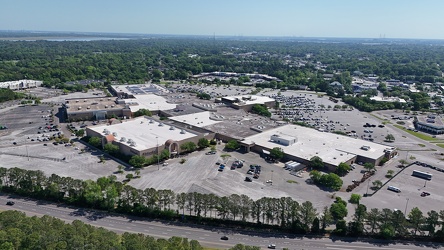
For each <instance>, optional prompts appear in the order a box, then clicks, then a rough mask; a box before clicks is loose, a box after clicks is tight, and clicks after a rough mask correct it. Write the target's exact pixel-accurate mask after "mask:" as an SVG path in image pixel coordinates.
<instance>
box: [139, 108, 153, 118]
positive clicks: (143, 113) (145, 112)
mask: <svg viewBox="0 0 444 250" xmlns="http://www.w3.org/2000/svg"><path fill="white" fill-rule="evenodd" d="M152 115H153V114H152V113H151V111H149V110H148V109H139V110H137V111H136V112H134V117H139V116H152Z"/></svg>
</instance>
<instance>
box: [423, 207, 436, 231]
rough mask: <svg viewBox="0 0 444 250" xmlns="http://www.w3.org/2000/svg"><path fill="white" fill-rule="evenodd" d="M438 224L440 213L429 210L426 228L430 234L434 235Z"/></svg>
mask: <svg viewBox="0 0 444 250" xmlns="http://www.w3.org/2000/svg"><path fill="white" fill-rule="evenodd" d="M438 225H439V214H438V213H437V212H436V211H434V210H432V211H429V212H427V218H426V219H425V227H424V229H425V230H426V231H428V232H429V236H433V235H434V234H435V230H436V227H437V226H438Z"/></svg>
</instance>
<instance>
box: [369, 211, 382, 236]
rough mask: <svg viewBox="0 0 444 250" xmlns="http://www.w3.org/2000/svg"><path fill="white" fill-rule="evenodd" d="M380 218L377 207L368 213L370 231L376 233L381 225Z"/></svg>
mask: <svg viewBox="0 0 444 250" xmlns="http://www.w3.org/2000/svg"><path fill="white" fill-rule="evenodd" d="M379 219H380V213H379V210H378V209H377V208H372V209H370V211H369V212H368V213H367V217H366V220H367V225H368V226H369V227H370V233H371V234H374V232H375V230H376V229H378V227H379Z"/></svg>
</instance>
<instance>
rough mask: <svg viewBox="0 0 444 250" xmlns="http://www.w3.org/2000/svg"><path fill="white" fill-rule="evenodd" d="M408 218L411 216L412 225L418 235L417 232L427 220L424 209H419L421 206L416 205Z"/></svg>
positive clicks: (414, 233)
mask: <svg viewBox="0 0 444 250" xmlns="http://www.w3.org/2000/svg"><path fill="white" fill-rule="evenodd" d="M408 218H409V222H410V225H411V226H412V227H413V235H416V232H417V231H418V230H420V228H421V226H422V224H423V223H424V220H425V218H424V215H423V213H422V211H421V210H419V208H417V207H414V208H413V209H412V210H411V211H410V213H409V215H408Z"/></svg>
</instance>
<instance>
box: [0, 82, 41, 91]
mask: <svg viewBox="0 0 444 250" xmlns="http://www.w3.org/2000/svg"><path fill="white" fill-rule="evenodd" d="M42 84H43V81H36V80H18V81H10V82H0V88H2V89H10V90H20V89H29V88H37V87H40V86H42Z"/></svg>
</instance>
